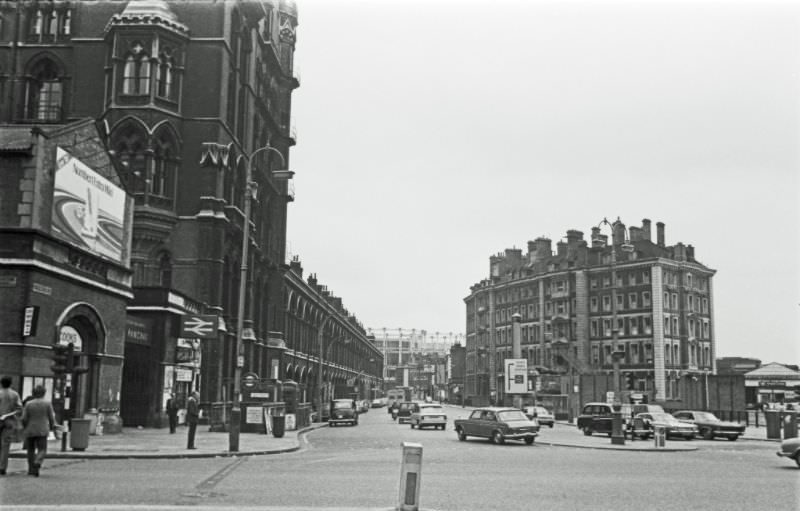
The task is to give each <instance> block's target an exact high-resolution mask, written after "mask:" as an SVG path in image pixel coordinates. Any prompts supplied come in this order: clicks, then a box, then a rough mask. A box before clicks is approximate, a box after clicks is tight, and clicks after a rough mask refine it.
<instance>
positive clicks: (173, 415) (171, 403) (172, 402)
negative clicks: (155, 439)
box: [167, 392, 178, 434]
mask: <svg viewBox="0 0 800 511" xmlns="http://www.w3.org/2000/svg"><path fill="white" fill-rule="evenodd" d="M167 417H169V432H170V434H172V433H175V428H176V427H177V426H178V401H177V400H176V399H175V393H174V392H172V393H170V395H169V399H167Z"/></svg>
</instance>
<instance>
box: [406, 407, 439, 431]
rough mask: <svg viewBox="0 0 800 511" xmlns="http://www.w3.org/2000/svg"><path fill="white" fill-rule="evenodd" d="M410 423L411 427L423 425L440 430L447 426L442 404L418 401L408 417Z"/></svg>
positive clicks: (421, 426)
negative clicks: (417, 404) (415, 408)
mask: <svg viewBox="0 0 800 511" xmlns="http://www.w3.org/2000/svg"><path fill="white" fill-rule="evenodd" d="M408 423H409V424H411V429H414V427H418V428H419V429H422V428H424V427H425V426H433V429H439V428H441V429H442V430H444V429H445V426H447V414H446V413H445V412H444V408H442V405H440V404H436V403H420V405H419V406H418V407H417V411H415V412H413V413H412V414H411V417H409V419H408Z"/></svg>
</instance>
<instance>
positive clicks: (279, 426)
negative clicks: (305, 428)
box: [272, 415, 286, 438]
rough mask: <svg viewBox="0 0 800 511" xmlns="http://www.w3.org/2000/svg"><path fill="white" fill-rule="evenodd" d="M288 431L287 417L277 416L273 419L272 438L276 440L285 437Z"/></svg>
mask: <svg viewBox="0 0 800 511" xmlns="http://www.w3.org/2000/svg"><path fill="white" fill-rule="evenodd" d="M285 431H286V416H284V415H275V416H273V417H272V436H274V437H275V438H281V437H283V434H284V432H285Z"/></svg>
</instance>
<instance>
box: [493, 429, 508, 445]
mask: <svg viewBox="0 0 800 511" xmlns="http://www.w3.org/2000/svg"><path fill="white" fill-rule="evenodd" d="M492 442H494V443H496V444H497V445H503V444H504V443H506V438H505V437H504V436H503V434H502V433H500V432H499V431H495V432H494V433H492Z"/></svg>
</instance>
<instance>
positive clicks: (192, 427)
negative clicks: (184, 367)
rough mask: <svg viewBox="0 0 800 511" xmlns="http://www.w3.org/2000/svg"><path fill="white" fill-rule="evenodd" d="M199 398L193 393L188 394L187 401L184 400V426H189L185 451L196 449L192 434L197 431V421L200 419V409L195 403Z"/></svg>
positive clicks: (198, 395)
mask: <svg viewBox="0 0 800 511" xmlns="http://www.w3.org/2000/svg"><path fill="white" fill-rule="evenodd" d="M199 398H200V394H198V393H197V392H196V391H195V392H192V393H191V394H189V399H187V400H186V424H187V425H188V426H189V438H188V440H187V445H186V448H187V449H197V447H195V446H194V433H195V431H197V420H198V419H199V418H200V407H199V406H198V403H197V401H198V399H199Z"/></svg>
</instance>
